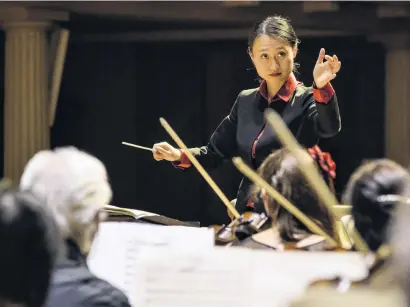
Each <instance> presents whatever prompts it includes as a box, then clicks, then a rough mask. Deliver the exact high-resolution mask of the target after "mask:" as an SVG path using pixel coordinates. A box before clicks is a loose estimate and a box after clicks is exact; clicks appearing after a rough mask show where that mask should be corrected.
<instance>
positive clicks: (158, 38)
mask: <svg viewBox="0 0 410 307" xmlns="http://www.w3.org/2000/svg"><path fill="white" fill-rule="evenodd" d="M297 33H298V36H299V37H321V36H322V37H323V36H348V35H349V34H348V33H346V32H343V31H326V30H303V29H300V30H298V31H297ZM248 35H249V29H248V28H245V29H213V30H172V31H143V32H128V33H116V34H80V35H78V34H77V35H75V36H74V35H73V42H76V43H79V42H83V43H84V42H117V43H120V42H165V41H215V40H244V41H245V40H246V39H247V37H248Z"/></svg>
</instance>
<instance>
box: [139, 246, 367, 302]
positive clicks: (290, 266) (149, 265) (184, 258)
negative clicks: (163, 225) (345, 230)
mask: <svg viewBox="0 0 410 307" xmlns="http://www.w3.org/2000/svg"><path fill="white" fill-rule="evenodd" d="M136 267H137V269H138V272H137V274H136V278H137V282H136V288H135V295H133V297H134V300H133V304H134V306H138V307H148V306H149V307H163V306H167V307H174V306H175V307H176V306H178V307H192V306H195V307H205V306H206V307H208V306H212V307H226V306H235V307H242V306H243V307H253V306H255V307H265V306H266V307H268V306H269V307H273V306H274V307H279V306H280V307H282V306H287V305H288V304H289V302H290V300H291V299H294V298H295V296H297V295H299V294H301V293H302V292H303V291H304V289H306V287H307V286H308V285H309V284H310V283H311V282H312V281H314V280H317V279H323V278H328V279H330V278H332V277H334V276H338V275H342V276H345V277H350V278H352V279H353V280H359V279H361V278H364V277H365V276H366V275H367V270H366V266H365V262H364V260H363V258H362V256H361V255H359V254H357V253H337V252H335V253H334V252H318V253H316V252H273V251H269V250H267V251H263V250H248V249H242V248H221V247H215V248H214V249H212V250H203V251H192V250H191V251H181V250H176V249H166V250H165V249H162V248H143V249H142V250H141V251H140V254H139V257H138V259H137V264H136Z"/></svg>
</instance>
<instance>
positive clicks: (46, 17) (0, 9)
mask: <svg viewBox="0 0 410 307" xmlns="http://www.w3.org/2000/svg"><path fill="white" fill-rule="evenodd" d="M67 20H69V13H68V12H64V11H55V10H44V9H32V8H27V7H24V6H14V5H13V6H11V5H10V4H8V5H6V4H1V3H0V21H1V22H2V23H3V24H6V23H22V22H24V23H26V22H44V21H49V22H52V21H67Z"/></svg>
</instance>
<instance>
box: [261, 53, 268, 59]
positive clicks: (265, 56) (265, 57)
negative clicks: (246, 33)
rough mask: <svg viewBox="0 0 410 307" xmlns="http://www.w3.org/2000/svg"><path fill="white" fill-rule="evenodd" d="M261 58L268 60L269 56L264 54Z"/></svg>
mask: <svg viewBox="0 0 410 307" xmlns="http://www.w3.org/2000/svg"><path fill="white" fill-rule="evenodd" d="M261 58H262V59H268V58H269V56H268V55H267V54H266V53H263V54H261Z"/></svg>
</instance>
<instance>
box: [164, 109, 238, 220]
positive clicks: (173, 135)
mask: <svg viewBox="0 0 410 307" xmlns="http://www.w3.org/2000/svg"><path fill="white" fill-rule="evenodd" d="M159 121H160V123H161V125H162V127H164V129H165V130H166V131H167V132H168V134H169V135H170V136H171V138H172V139H173V140H174V141H175V143H177V145H178V146H179V148H181V149H184V150H185V153H186V155H187V156H188V158H189V160H190V161H191V162H192V164H193V165H194V166H195V167H196V168H197V170H198V172H199V173H200V174H201V175H202V177H204V179H205V180H206V182H207V183H208V184H209V185H210V186H211V188H212V189H213V190H214V192H215V193H216V195H218V196H219V198H220V199H221V201H222V202H223V203H224V204H225V206H226V207H227V208H228V210H229V211H230V212H231V213H232V215H233V216H235V218H239V217H240V216H241V215H240V214H239V212H238V211H237V210H236V209H235V207H234V206H233V205H232V204H231V202H230V201H229V200H228V198H227V197H226V196H225V194H224V193H223V192H222V191H221V189H220V188H219V187H218V186H217V185H216V183H215V181H213V180H212V178H211V177H210V176H209V175H208V173H207V172H206V171H205V169H204V168H203V167H202V165H201V164H200V163H199V162H198V160H197V159H196V158H195V157H194V155H193V154H192V153H191V152H190V151H189V150H188V147H186V145H185V144H184V142H182V140H181V139H180V138H179V136H178V135H177V134H176V132H175V131H174V129H172V128H171V126H170V125H169V124H168V122H167V121H166V120H165V119H164V118H162V117H161V118H160V119H159Z"/></svg>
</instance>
